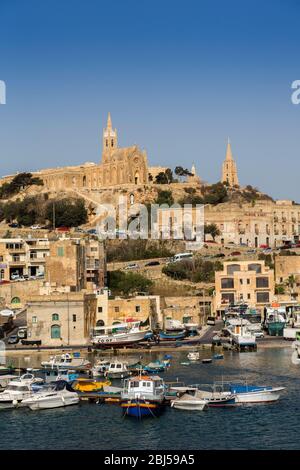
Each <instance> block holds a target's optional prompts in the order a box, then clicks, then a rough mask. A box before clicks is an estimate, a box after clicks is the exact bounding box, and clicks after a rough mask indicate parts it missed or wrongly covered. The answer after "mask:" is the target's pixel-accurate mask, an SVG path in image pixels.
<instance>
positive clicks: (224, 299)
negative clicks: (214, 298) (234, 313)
mask: <svg viewBox="0 0 300 470" xmlns="http://www.w3.org/2000/svg"><path fill="white" fill-rule="evenodd" d="M221 299H222V302H223V303H227V302H229V303H234V293H231V292H230V293H229V292H228V293H227V292H226V294H225V293H223V294H222V298H221Z"/></svg>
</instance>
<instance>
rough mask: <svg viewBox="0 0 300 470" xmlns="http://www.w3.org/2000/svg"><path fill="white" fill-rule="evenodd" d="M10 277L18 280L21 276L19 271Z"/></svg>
mask: <svg viewBox="0 0 300 470" xmlns="http://www.w3.org/2000/svg"><path fill="white" fill-rule="evenodd" d="M10 278H11V280H12V281H17V280H18V279H19V278H20V274H19V273H12V274H11V275H10Z"/></svg>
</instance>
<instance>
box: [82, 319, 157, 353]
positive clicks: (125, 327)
mask: <svg viewBox="0 0 300 470" xmlns="http://www.w3.org/2000/svg"><path fill="white" fill-rule="evenodd" d="M147 332H149V329H146V330H142V329H141V322H140V321H138V322H125V323H117V324H116V325H111V326H98V327H95V328H94V330H93V333H92V338H91V342H92V344H93V346H94V347H96V348H99V349H101V348H111V347H122V346H127V345H129V344H134V343H139V342H140V341H143V339H144V338H145V334H146V333H147Z"/></svg>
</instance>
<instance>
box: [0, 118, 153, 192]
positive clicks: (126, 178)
mask: <svg viewBox="0 0 300 470" xmlns="http://www.w3.org/2000/svg"><path fill="white" fill-rule="evenodd" d="M148 172H149V168H148V161H147V154H146V151H145V150H143V151H142V150H141V149H140V148H139V147H138V146H137V145H133V146H131V147H123V148H120V147H118V138H117V130H116V129H113V127H112V121H111V117H110V114H108V119H107V126H106V128H105V129H104V130H103V151H102V162H101V163H100V164H96V163H85V164H83V165H78V166H67V167H62V168H52V169H45V170H40V171H37V172H34V175H35V176H39V177H40V178H41V179H42V180H43V182H44V189H46V190H50V191H61V190H65V189H74V190H76V189H85V188H86V189H102V188H103V189H105V188H110V187H113V186H122V185H124V186H129V185H130V186H131V185H137V186H139V185H144V184H147V183H148V181H149V175H148ZM11 179H12V177H11V176H10V177H6V178H3V179H2V180H1V183H4V182H5V181H10V180H11Z"/></svg>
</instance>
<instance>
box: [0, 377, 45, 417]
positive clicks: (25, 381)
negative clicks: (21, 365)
mask: <svg viewBox="0 0 300 470" xmlns="http://www.w3.org/2000/svg"><path fill="white" fill-rule="evenodd" d="M42 382H43V381H42V379H38V378H36V377H35V376H34V375H33V374H24V375H22V376H21V377H17V378H15V379H13V380H11V381H10V382H9V383H8V385H7V387H6V388H5V390H4V392H1V393H0V410H1V409H6V408H16V407H19V406H23V403H22V401H23V400H24V399H25V398H29V397H31V395H33V393H34V392H33V390H32V386H33V384H37V383H42Z"/></svg>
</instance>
